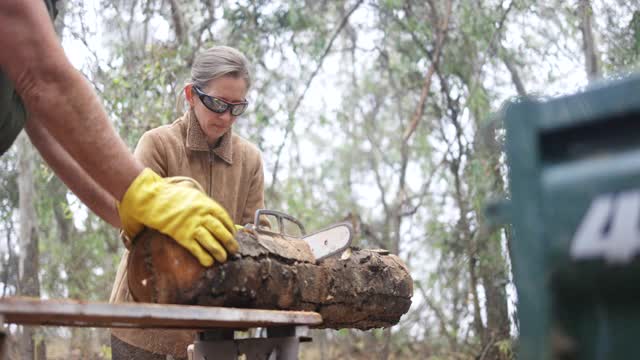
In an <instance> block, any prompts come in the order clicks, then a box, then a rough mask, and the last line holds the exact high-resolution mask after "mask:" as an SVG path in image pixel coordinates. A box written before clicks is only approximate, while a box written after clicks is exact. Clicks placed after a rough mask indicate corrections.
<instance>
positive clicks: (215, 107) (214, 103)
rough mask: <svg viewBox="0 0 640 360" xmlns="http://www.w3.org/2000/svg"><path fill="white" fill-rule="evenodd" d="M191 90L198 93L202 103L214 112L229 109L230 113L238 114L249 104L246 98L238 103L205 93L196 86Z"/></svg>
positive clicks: (220, 112) (218, 112)
mask: <svg viewBox="0 0 640 360" xmlns="http://www.w3.org/2000/svg"><path fill="white" fill-rule="evenodd" d="M193 90H195V92H196V94H198V97H199V98H200V101H202V104H203V105H204V106H205V107H206V108H207V109H209V110H211V111H213V112H214V113H216V114H224V112H225V111H227V110H229V111H230V112H231V115H233V116H240V115H241V114H242V113H243V112H244V111H245V110H246V109H247V106H249V102H248V101H246V100H245V101H242V102H239V103H230V102H226V101H224V100H222V99H220V98H217V97H215V96H210V95H207V94H205V93H204V92H203V91H202V90H200V89H199V88H198V87H197V86H194V87H193Z"/></svg>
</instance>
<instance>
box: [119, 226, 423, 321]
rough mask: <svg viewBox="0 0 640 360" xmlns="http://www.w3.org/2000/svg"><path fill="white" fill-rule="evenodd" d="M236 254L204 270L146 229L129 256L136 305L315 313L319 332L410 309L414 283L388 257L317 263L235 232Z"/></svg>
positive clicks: (290, 246) (290, 247)
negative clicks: (321, 329)
mask: <svg viewBox="0 0 640 360" xmlns="http://www.w3.org/2000/svg"><path fill="white" fill-rule="evenodd" d="M236 239H237V240H238V243H239V244H240V252H239V254H238V255H235V256H233V257H232V258H231V259H229V261H228V262H227V263H225V264H217V265H215V266H214V267H212V268H209V269H205V268H203V267H201V266H200V264H199V263H198V262H197V260H196V259H195V258H194V257H193V256H192V255H191V254H189V253H188V252H187V251H186V250H184V249H183V248H182V247H180V246H179V245H178V244H177V243H176V242H175V241H173V240H172V239H171V238H169V237H167V236H165V235H162V234H160V233H158V232H156V231H152V230H147V231H145V232H144V233H143V234H142V235H141V236H140V237H139V238H138V239H137V240H136V243H135V245H134V248H133V249H132V251H131V254H130V255H129V264H128V279H129V288H130V290H131V294H132V295H133V297H134V299H136V301H141V302H155V303H174V304H198V305H208V306H229V307H242V308H259V309H282V310H305V311H317V312H319V313H320V314H321V315H322V318H323V319H324V323H323V324H322V325H321V326H320V327H322V328H334V329H338V328H357V329H371V328H375V327H388V326H391V325H394V324H396V323H397V322H398V321H399V320H400V317H401V316H402V315H403V314H404V313H406V312H407V311H408V310H409V307H410V305H411V296H412V295H413V281H412V279H411V276H410V275H409V271H408V269H407V268H406V266H405V265H404V263H402V261H401V260H400V259H399V258H398V257H397V256H395V255H389V254H388V252H386V251H382V250H358V249H353V250H351V249H350V250H347V251H346V252H345V253H344V254H343V255H342V256H340V257H337V256H336V257H330V258H327V259H324V260H322V261H321V262H319V263H316V261H315V259H314V258H313V256H312V255H311V251H310V249H309V247H308V245H307V244H306V243H305V242H304V241H302V240H289V239H287V240H284V239H281V238H271V237H267V236H264V235H260V237H259V240H258V239H257V238H256V237H255V236H254V235H253V234H251V233H249V232H244V231H242V232H239V233H238V234H237V235H236Z"/></svg>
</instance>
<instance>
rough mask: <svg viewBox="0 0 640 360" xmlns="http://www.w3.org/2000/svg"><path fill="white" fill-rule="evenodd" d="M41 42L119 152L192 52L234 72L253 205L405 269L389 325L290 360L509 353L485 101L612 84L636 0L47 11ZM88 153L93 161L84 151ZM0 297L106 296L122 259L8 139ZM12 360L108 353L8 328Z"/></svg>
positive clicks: (322, 340) (633, 59) (497, 166)
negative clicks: (338, 233)
mask: <svg viewBox="0 0 640 360" xmlns="http://www.w3.org/2000/svg"><path fill="white" fill-rule="evenodd" d="M58 7H59V10H60V13H59V16H58V19H57V21H56V24H55V25H56V30H57V32H58V34H59V36H60V38H61V41H62V43H63V46H64V48H65V50H66V52H67V54H68V56H69V58H70V59H71V60H72V62H73V64H74V65H75V66H76V67H77V68H78V69H79V70H80V71H81V72H82V73H83V74H84V76H85V77H86V78H87V79H88V81H90V82H91V83H92V84H93V87H94V88H95V91H96V92H97V93H98V95H99V97H100V98H101V99H102V101H103V104H104V106H105V108H106V109H107V112H108V114H109V116H110V118H111V120H112V122H113V125H114V126H115V127H116V129H117V130H118V132H119V133H120V135H121V136H122V137H123V138H124V139H125V141H126V142H127V143H128V145H129V146H130V147H131V149H133V148H134V147H135V145H136V143H137V140H138V139H139V138H140V136H141V135H142V134H143V133H144V132H145V131H147V130H149V129H151V128H154V127H157V126H159V125H162V124H169V123H171V122H172V121H173V120H175V119H176V118H177V117H178V116H179V115H180V114H181V113H182V112H183V111H184V109H178V108H177V107H176V99H177V97H178V96H179V95H180V94H181V90H182V88H183V86H184V85H185V83H186V82H187V81H188V80H189V70H190V66H191V63H192V61H193V59H194V55H195V54H196V53H197V52H198V51H199V50H201V49H204V48H206V47H209V46H212V45H220V44H224V45H230V46H233V47H236V48H238V49H240V50H241V51H243V52H244V53H245V54H246V55H247V57H248V58H249V60H250V62H251V63H252V75H253V87H252V89H251V90H250V93H249V96H248V100H249V102H250V108H249V110H248V111H247V113H245V115H243V116H242V117H241V118H239V119H238V121H237V122H236V125H235V131H236V133H238V134H239V135H241V136H243V137H245V138H248V139H250V140H251V141H253V142H254V143H256V144H257V145H258V146H259V147H260V149H261V150H262V153H263V157H264V161H265V175H266V176H265V187H266V204H267V207H268V208H270V209H275V210H280V211H284V212H287V213H289V214H291V215H293V216H295V217H297V218H298V219H300V220H301V221H302V222H303V223H304V224H305V227H306V228H307V229H308V230H314V229H319V228H320V227H322V226H324V225H328V224H330V223H332V222H337V221H342V220H347V221H351V222H352V223H353V224H354V226H355V228H356V230H357V238H356V239H355V241H356V245H358V246H361V247H369V248H385V249H389V250H390V251H391V252H393V253H396V254H399V256H400V257H401V258H402V259H403V260H404V261H405V262H406V263H407V265H408V267H409V268H410V270H411V273H412V276H413V279H414V281H415V283H414V289H415V294H414V297H413V305H412V307H411V310H410V311H409V313H408V314H406V315H405V316H404V317H403V318H402V320H401V322H400V323H399V324H398V325H396V326H394V327H392V328H391V329H385V330H382V329H376V330H373V331H367V332H362V331H357V330H353V331H352V330H347V329H344V330H340V331H334V330H323V331H314V332H313V338H314V340H313V342H312V343H311V344H305V345H303V351H302V354H301V358H303V359H338V358H340V359H344V358H350V359H371V358H375V359H413V358H420V359H513V358H514V351H515V349H516V348H517V342H518V321H517V311H516V304H517V298H516V295H515V291H514V286H513V283H512V277H511V267H510V258H509V249H510V242H511V238H512V234H511V232H510V230H509V229H508V228H506V229H502V228H497V227H495V226H492V224H490V223H489V222H488V221H487V219H486V218H485V216H484V215H483V211H482V210H483V207H484V205H485V204H486V203H487V201H489V200H492V199H498V198H505V197H508V189H507V186H506V176H507V174H506V166H505V163H504V161H505V159H504V155H503V151H502V147H503V136H504V131H503V129H502V123H501V122H500V111H501V106H502V104H503V103H504V102H505V101H508V100H514V99H515V98H518V97H523V96H533V97H537V98H548V97H554V96H558V95H562V94H567V93H571V92H575V91H578V90H580V89H582V88H584V87H586V86H588V85H589V83H590V82H592V81H598V80H599V79H602V78H612V77H620V76H624V75H625V74H626V73H629V72H632V71H633V70H634V68H635V67H636V66H637V65H638V64H639V60H640V1H636V0H626V1H623V0H572V1H560V0H558V1H555V0H544V1H532V0H504V1H500V0H477V1H476V0H474V1H471V0H426V1H425V0H422V1H414V0H411V1H408V0H377V1H376V0H348V1H343V0H336V1H327V0H313V1H312V0H304V1H291V0H290V1H259V0H255V1H245V0H238V1H226V0H180V1H178V0H87V1H82V0H59V1H58ZM95 151H100V149H95ZM0 169H1V170H0V291H1V296H2V297H6V296H14V295H29V296H39V297H42V298H60V297H66V298H73V299H82V300H94V301H107V300H108V297H109V293H110V291H111V285H112V282H113V280H114V276H115V271H116V267H117V264H118V262H119V259H120V256H121V254H122V251H123V250H124V246H123V245H122V243H121V241H120V239H119V238H118V236H117V233H116V230H114V229H112V228H111V227H110V226H109V225H107V224H106V223H104V222H102V221H101V220H99V219H98V218H97V217H96V216H95V215H93V214H92V213H90V212H89V211H88V210H87V209H86V208H85V207H84V206H83V205H82V204H81V203H80V202H79V200H78V199H77V198H76V197H74V196H73V195H72V194H71V193H70V192H69V190H68V189H67V188H66V187H65V186H64V184H62V182H61V181H60V180H59V179H58V178H57V177H56V176H55V175H53V173H52V172H51V170H50V169H49V168H48V167H47V166H46V165H45V164H44V162H43V161H42V160H41V159H40V157H39V155H37V153H36V152H35V150H34V149H33V148H32V146H31V145H30V144H29V140H28V139H27V138H26V137H25V136H24V135H21V137H20V138H19V140H18V141H17V142H16V144H15V145H14V147H13V148H12V149H11V150H10V152H9V153H7V154H5V155H4V156H3V157H1V158H0ZM11 332H12V334H13V335H14V337H13V338H12V342H13V343H12V344H13V346H12V349H13V351H14V353H13V354H11V355H12V356H13V358H15V359H23V358H24V357H23V356H22V355H20V354H22V353H21V352H20V349H21V346H24V345H22V344H23V343H24V344H26V343H28V342H25V341H24V339H26V338H30V339H33V343H35V344H36V351H35V354H36V358H37V359H45V358H46V359H70V358H77V359H109V358H110V348H109V333H108V331H107V330H104V329H75V328H74V329H72V328H18V327H15V326H13V327H11Z"/></svg>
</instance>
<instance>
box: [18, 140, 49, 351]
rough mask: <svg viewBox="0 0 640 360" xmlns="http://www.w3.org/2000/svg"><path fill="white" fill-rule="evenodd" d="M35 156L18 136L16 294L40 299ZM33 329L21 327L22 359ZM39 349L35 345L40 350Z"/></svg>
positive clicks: (31, 345)
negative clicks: (18, 243) (18, 255)
mask: <svg viewBox="0 0 640 360" xmlns="http://www.w3.org/2000/svg"><path fill="white" fill-rule="evenodd" d="M35 162H36V154H35V151H34V150H33V147H32V146H31V143H30V142H29V139H28V138H27V136H26V134H25V133H24V132H23V133H22V134H20V136H19V137H18V193H19V196H20V261H19V272H18V274H19V275H18V276H19V282H18V294H20V295H22V296H33V297H39V296H40V280H39V279H38V270H39V257H40V255H39V252H38V227H37V219H36V209H35V206H34V201H35V192H36V189H35V184H34V172H35ZM34 335H35V329H34V328H33V327H29V326H25V327H23V331H22V336H21V338H20V346H19V347H20V353H21V354H22V356H23V359H34V358H35V356H36V354H37V352H36V345H37V344H35V343H34ZM41 346H44V343H43V344H42V345H41ZM41 346H37V347H38V348H40V349H42V347H41Z"/></svg>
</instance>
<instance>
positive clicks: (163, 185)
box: [118, 169, 238, 266]
mask: <svg viewBox="0 0 640 360" xmlns="http://www.w3.org/2000/svg"><path fill="white" fill-rule="evenodd" d="M181 179H184V178H181ZM175 182H176V180H175V179H172V178H161V177H160V176H159V175H158V174H156V173H154V172H153V171H152V170H150V169H144V170H143V171H142V172H141V173H140V175H138V177H137V178H136V179H135V180H133V182H132V183H131V185H130V186H129V188H128V189H127V191H126V192H125V194H124V197H123V198H122V201H121V202H120V203H119V204H118V212H119V214H120V220H121V222H122V225H123V230H124V233H125V234H126V235H127V236H129V238H130V239H133V238H134V237H135V235H137V234H138V233H139V232H140V231H142V229H143V228H144V226H148V227H150V228H152V229H156V230H158V231H160V232H161V233H164V234H167V235H169V236H170V237H172V238H173V239H174V240H175V241H176V242H177V243H178V244H180V245H182V246H183V247H184V248H186V249H187V250H189V252H191V253H192V254H193V255H194V256H195V257H196V258H197V259H198V261H200V264H202V265H203V266H211V265H213V258H215V259H216V260H217V261H219V262H221V263H222V262H225V261H226V260H227V252H229V253H232V254H233V253H235V252H237V251H238V243H237V242H236V240H235V238H234V234H235V231H236V230H235V226H234V224H233V221H231V218H230V217H229V215H228V214H227V212H226V211H225V210H224V208H223V207H222V206H220V204H218V203H217V202H215V201H214V200H213V199H211V198H209V197H208V196H207V195H206V194H204V193H203V192H201V191H199V190H196V189H195V188H193V185H191V186H190V185H189V184H186V185H184V184H177V183H175ZM197 187H199V186H197ZM212 256H213V257H212Z"/></svg>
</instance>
